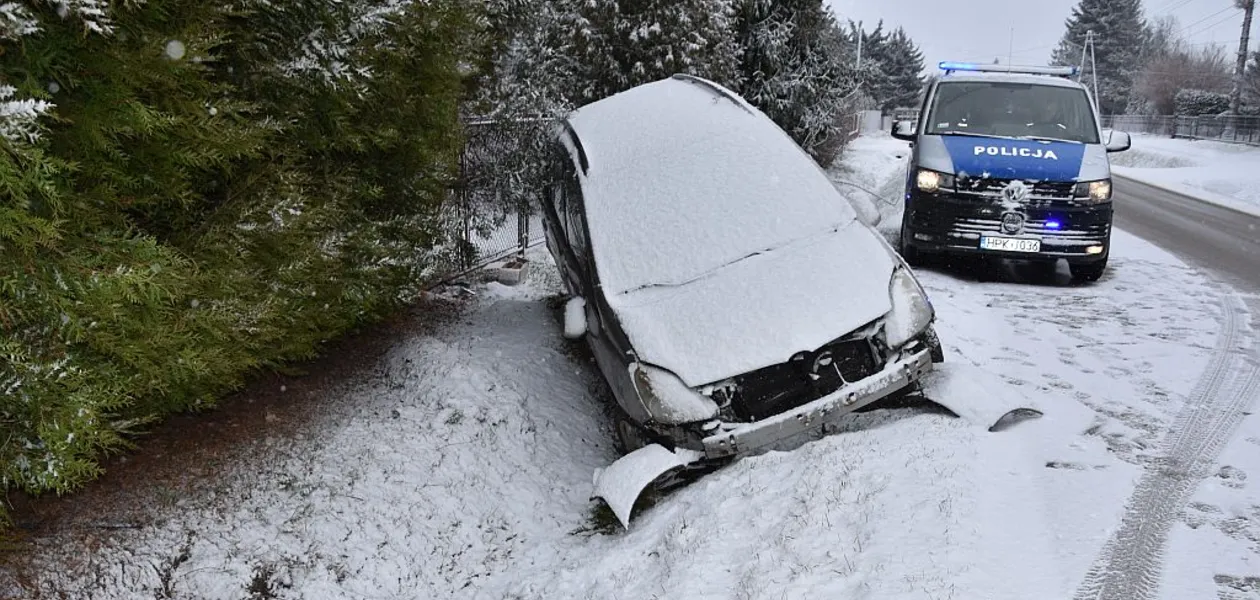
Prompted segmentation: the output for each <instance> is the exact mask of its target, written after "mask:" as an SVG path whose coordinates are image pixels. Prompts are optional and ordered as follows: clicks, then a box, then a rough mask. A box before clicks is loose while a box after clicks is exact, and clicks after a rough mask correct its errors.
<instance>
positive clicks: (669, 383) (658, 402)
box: [630, 362, 718, 425]
mask: <svg viewBox="0 0 1260 600" xmlns="http://www.w3.org/2000/svg"><path fill="white" fill-rule="evenodd" d="M630 379H631V380H633V381H634V390H635V391H636V392H638V394H639V401H640V402H642V403H643V407H644V408H645V409H647V412H648V416H649V417H650V418H651V419H652V420H653V421H656V422H657V423H664V424H668V425H681V424H683V423H692V422H695V421H704V420H706V419H712V418H713V417H715V416H717V413H718V405H717V403H715V402H714V401H713V400H712V399H710V398H707V397H705V396H702V395H700V393H699V392H697V391H695V390H693V389H691V388H689V387H687V384H686V383H683V380H681V379H679V378H678V376H677V375H675V374H673V373H670V372H669V371H666V370H665V369H662V368H660V367H654V366H652V365H645V364H643V363H640V362H634V363H630Z"/></svg>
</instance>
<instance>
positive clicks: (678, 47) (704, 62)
mask: <svg viewBox="0 0 1260 600" xmlns="http://www.w3.org/2000/svg"><path fill="white" fill-rule="evenodd" d="M560 4H561V5H562V6H564V7H565V8H566V9H567V10H563V11H562V12H561V18H562V19H563V20H564V23H563V26H564V27H565V29H566V30H567V32H568V33H569V35H570V36H571V37H570V39H571V40H572V49H573V53H572V57H571V58H572V65H573V67H572V68H573V78H572V82H571V83H570V84H569V89H568V90H567V91H568V93H567V96H568V98H569V99H570V100H571V101H572V102H573V103H574V104H576V105H581V104H585V103H588V102H592V101H595V100H599V99H601V98H605V97H607V96H610V95H612V94H615V93H617V92H621V91H624V90H627V89H630V88H632V87H634V86H636V85H639V84H642V83H647V82H649V81H654V80H657V79H662V78H665V77H669V76H670V75H673V74H674V73H687V74H691V75H698V76H701V77H706V78H708V79H712V80H714V81H716V82H718V83H721V84H726V85H733V84H734V80H735V77H736V71H737V68H738V62H737V61H738V59H739V47H738V45H737V44H736V42H735V36H734V31H733V29H732V22H731V21H732V18H731V17H732V8H731V2H730V0H567V1H566V2H562V3H560Z"/></svg>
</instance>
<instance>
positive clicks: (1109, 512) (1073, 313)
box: [0, 136, 1260, 600]
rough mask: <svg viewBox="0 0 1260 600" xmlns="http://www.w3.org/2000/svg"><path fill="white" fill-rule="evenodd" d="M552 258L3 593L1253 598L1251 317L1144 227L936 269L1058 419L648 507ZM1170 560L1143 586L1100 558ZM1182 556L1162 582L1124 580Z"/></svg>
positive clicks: (977, 362) (786, 466) (1257, 504)
mask: <svg viewBox="0 0 1260 600" xmlns="http://www.w3.org/2000/svg"><path fill="white" fill-rule="evenodd" d="M904 149H905V144H904V143H903V142H896V141H894V140H892V139H890V138H887V137H884V136H876V137H871V138H862V139H859V140H858V141H857V142H855V144H854V145H853V147H852V148H851V149H850V150H849V151H848V154H847V158H846V159H845V163H844V164H843V165H841V166H840V167H839V168H837V169H836V170H834V171H833V173H832V177H833V179H841V180H845V181H850V182H853V183H856V184H857V185H861V186H862V187H865V188H868V189H871V190H873V191H876V192H877V193H879V194H880V196H881V198H884V200H881V201H880V206H883V207H884V209H885V210H884V213H885V217H886V218H885V219H884V220H883V223H882V224H881V229H888V230H892V231H895V229H896V224H895V223H894V222H895V221H896V219H897V214H896V213H897V212H898V207H897V206H896V203H895V200H894V199H895V198H896V197H897V196H898V190H897V185H899V181H898V179H899V177H900V169H901V167H902V165H901V163H900V162H899V161H898V160H897V155H898V154H899V153H903V152H904V151H905V150H904ZM890 190H891V192H892V194H891V196H890V195H889V194H888V191H890ZM890 228H891V229H890ZM531 258H532V260H533V261H534V264H533V267H534V268H533V269H532V270H531V275H530V278H529V280H528V281H527V282H526V283H525V284H524V285H523V286H520V287H515V288H509V287H504V286H500V285H497V284H493V283H490V284H484V285H480V286H478V287H477V288H475V291H477V292H478V294H479V295H478V296H477V297H476V298H473V299H470V300H465V302H467V307H466V309H465V310H464V311H463V313H462V315H461V318H459V319H457V320H455V321H454V322H452V323H450V324H448V325H446V326H443V327H441V328H439V329H438V330H437V331H436V332H434V333H433V334H431V335H425V336H422V337H414V338H410V339H404V340H401V341H399V342H398V343H397V345H396V346H395V347H394V348H393V350H392V351H391V352H390V353H389V354H388V355H387V356H386V357H385V358H384V359H383V360H382V361H381V363H380V364H379V365H378V366H377V368H375V369H371V370H370V371H371V373H370V374H365V375H364V376H362V377H361V378H360V379H357V380H352V381H347V382H345V385H344V389H343V390H341V391H340V392H337V393H334V394H330V395H329V397H326V398H312V399H311V401H312V402H315V403H318V404H319V405H320V406H322V407H324V411H325V412H326V415H325V416H323V417H321V418H320V419H319V424H318V426H317V427H315V428H313V429H312V431H311V432H310V433H309V434H307V435H304V436H302V437H294V438H270V439H262V440H258V442H257V445H258V451H257V452H254V453H253V455H254V456H256V458H254V459H251V460H249V461H246V462H244V463H242V464H239V465H237V466H236V468H235V469H234V474H233V475H232V476H231V477H228V478H225V479H224V480H223V481H220V482H218V483H217V485H216V486H214V488H213V492H206V493H203V494H199V495H194V496H189V497H183V498H177V499H168V501H166V502H155V503H154V506H153V508H152V510H151V513H150V516H149V518H148V520H147V521H146V522H144V523H141V524H139V527H138V528H135V529H126V530H118V531H106V532H94V533H93V535H94V536H96V540H95V542H94V544H93V546H91V549H90V550H89V549H85V547H84V546H83V545H82V544H81V543H80V542H81V540H80V539H77V538H74V537H73V536H70V537H61V538H56V539H43V540H38V541H37V543H36V552H35V553H34V555H33V556H32V559H31V560H32V561H33V567H34V568H33V569H31V570H29V571H28V572H27V573H25V575H26V576H27V577H30V578H31V579H27V580H26V581H25V587H24V588H23V589H21V590H18V589H16V588H15V587H12V586H15V585H16V580H15V579H13V578H0V595H5V594H6V593H8V592H13V593H14V594H16V595H17V596H19V597H23V596H32V595H34V593H33V592H34V591H36V590H38V591H42V592H44V594H46V596H45V597H61V596H59V594H64V595H65V597H73V598H94V599H102V600H110V599H122V598H137V597H142V598H143V597H158V598H189V599H191V598H198V599H202V598H205V599H219V598H223V599H233V600H236V599H239V598H243V597H248V598H286V599H287V598H320V599H322V598H330V599H340V598H347V599H350V598H354V599H360V598H364V599H366V598H371V599H377V598H496V599H497V598H599V599H603V598H645V599H646V598H723V599H725V598H857V599H861V598H870V599H872V600H873V599H899V598H905V599H910V598H914V599H943V598H957V599H962V598H985V599H994V600H1004V599H1017V598H1018V599H1032V598H1035V599H1062V598H1069V597H1073V596H1074V595H1076V596H1077V597H1079V598H1084V597H1086V593H1087V592H1088V593H1092V595H1089V596H1088V597H1091V598H1094V597H1097V598H1120V597H1126V598H1148V597H1149V598H1156V597H1158V598H1167V599H1170V600H1171V599H1185V598H1216V597H1218V595H1219V596H1220V597H1226V598H1236V599H1249V600H1254V599H1256V598H1260V592H1257V591H1256V590H1255V587H1254V586H1255V583H1254V581H1255V580H1254V579H1248V578H1254V577H1256V576H1257V575H1260V493H1258V492H1257V491H1256V487H1255V484H1254V482H1249V481H1248V479H1247V475H1248V474H1254V475H1257V476H1260V451H1257V446H1258V445H1260V420H1258V418H1257V417H1254V416H1245V417H1244V414H1245V412H1246V411H1247V410H1249V407H1248V404H1249V403H1250V402H1251V401H1252V400H1254V399H1255V397H1256V396H1260V393H1251V392H1256V390H1255V389H1246V388H1245V385H1246V384H1247V383H1248V382H1247V381H1236V380H1235V378H1234V377H1235V376H1236V375H1237V374H1240V373H1246V372H1254V363H1245V362H1242V361H1243V358H1242V355H1241V353H1240V351H1241V349H1242V348H1243V347H1244V346H1247V345H1248V342H1247V334H1248V332H1246V331H1245V330H1244V329H1243V328H1244V327H1245V325H1242V323H1245V322H1246V320H1245V319H1243V318H1241V316H1240V314H1239V309H1238V308H1237V304H1236V299H1235V298H1234V297H1233V294H1232V293H1231V292H1230V291H1229V290H1226V289H1224V288H1222V287H1220V286H1218V285H1216V284H1214V283H1212V282H1210V281H1209V280H1207V279H1206V278H1205V277H1204V276H1203V275H1201V274H1200V273H1198V272H1196V271H1195V270H1194V269H1192V268H1190V267H1188V266H1186V265H1184V264H1182V263H1181V262H1179V261H1178V260H1176V259H1175V258H1173V257H1171V256H1169V255H1168V254H1166V253H1164V252H1162V251H1160V250H1159V249H1157V248H1155V247H1153V246H1151V245H1149V244H1147V243H1145V242H1143V241H1141V240H1139V239H1136V238H1134V237H1133V236H1129V235H1126V234H1124V233H1123V232H1118V233H1117V234H1116V238H1115V246H1114V249H1113V254H1112V261H1113V265H1114V269H1112V270H1110V271H1109V273H1108V274H1107V275H1106V276H1104V278H1103V279H1102V280H1101V281H1100V282H1098V283H1097V284H1094V285H1089V286H1073V285H1070V284H1069V283H1068V278H1067V276H1066V273H1063V272H1058V273H1053V274H1042V275H1040V276H1036V275H1034V276H1031V277H1032V282H1031V283H1030V282H1029V281H1027V280H1024V279H1022V278H1020V277H1018V276H1016V275H1018V273H1014V272H1012V273H1008V274H1007V275H1006V276H999V277H998V278H997V280H996V281H986V282H977V281H974V280H971V279H969V278H968V277H966V276H965V275H963V274H959V273H956V272H950V271H934V270H923V271H922V272H921V278H922V280H923V283H924V284H925V286H926V287H927V288H928V290H929V292H930V294H931V298H932V301H933V303H934V304H935V306H936V308H937V311H938V314H939V325H938V330H939V333H940V336H941V338H942V340H943V342H944V344H945V349H946V353H947V363H946V364H947V365H949V367H948V368H950V369H956V370H960V371H963V372H964V374H970V375H971V376H972V377H973V378H975V379H980V378H987V379H990V380H992V381H993V382H994V385H995V386H996V391H997V393H1004V394H1017V395H1022V396H1025V397H1026V398H1028V399H1029V400H1031V401H1035V402H1036V403H1037V404H1039V405H1040V406H1042V407H1043V408H1045V409H1046V413H1047V414H1046V416H1045V417H1044V418H1042V419H1040V420H1034V421H1028V422H1025V423H1022V424H1020V425H1019V426H1017V427H1015V428H1013V429H1011V430H1007V431H1003V432H999V433H990V432H987V431H984V430H982V429H980V428H977V427H974V426H971V425H969V424H967V423H966V422H965V421H963V420H960V419H955V418H952V417H950V416H947V415H943V414H939V413H935V412H927V411H922V410H916V409H894V410H879V411H874V412H871V413H867V414H863V415H860V416H857V417H855V418H854V419H852V422H851V423H850V425H849V427H847V429H848V431H846V432H844V433H841V434H839V435H834V436H831V437H828V438H825V439H822V440H819V441H816V442H813V443H811V444H808V445H806V446H803V447H801V448H798V449H796V450H795V451H791V452H775V453H770V454H766V455H762V456H758V457H754V458H750V459H745V460H742V461H740V462H737V463H735V464H733V465H731V466H729V467H727V468H725V469H723V470H721V471H718V472H716V473H713V474H711V475H708V476H706V477H704V478H703V479H701V480H700V481H698V482H696V483H694V484H692V485H690V486H688V487H686V488H684V489H681V490H679V491H677V492H675V493H672V494H670V495H668V496H666V497H664V498H662V499H660V501H659V502H658V503H657V504H656V505H655V506H653V507H652V508H650V509H649V510H647V511H645V512H644V513H643V514H642V515H640V516H639V518H638V520H636V522H635V524H634V527H633V528H632V529H631V530H630V531H628V532H626V531H618V530H616V529H609V528H607V527H605V525H606V523H607V521H606V519H600V518H596V517H595V516H594V515H595V514H596V513H595V512H593V510H592V507H593V503H592V502H590V500H589V494H590V492H591V474H592V472H593V470H594V469H595V468H596V467H599V466H603V465H605V464H607V463H609V462H610V461H612V460H613V459H614V458H615V457H616V454H615V452H614V451H613V449H612V443H611V441H612V439H613V434H612V433H611V431H610V427H609V424H608V419H607V417H606V416H605V411H604V408H603V405H602V403H603V402H605V401H606V400H605V398H604V397H603V391H602V388H601V386H600V385H599V383H598V380H597V379H596V378H595V375H594V374H593V373H594V371H593V370H592V369H591V368H590V366H589V365H588V364H587V363H586V362H585V359H583V358H581V357H583V356H584V354H583V353H582V352H581V351H580V349H579V347H577V346H574V345H573V344H572V343H571V342H566V341H565V340H564V339H563V338H562V336H561V331H560V329H561V327H560V324H559V312H560V310H561V309H560V307H559V304H558V303H557V302H556V301H555V300H554V299H555V298H556V297H557V296H558V295H559V294H560V286H559V283H558V278H557V276H556V274H555V271H554V269H553V267H552V266H551V263H550V260H549V258H548V257H547V256H546V254H545V250H543V249H542V248H538V249H535V250H534V251H533V252H532V253H531ZM1248 365H1250V370H1249V369H1248V368H1247V367H1248ZM1174 427H1175V428H1176V430H1177V431H1179V432H1181V433H1179V434H1176V435H1167V432H1168V431H1169V430H1170V428H1174ZM1234 428H1238V429H1239V431H1240V433H1238V434H1237V435H1233V436H1232V437H1230V436H1229V435H1227V434H1230V433H1232V432H1233V429H1234ZM1225 441H1228V442H1229V443H1228V444H1225V443H1224V442H1225ZM1213 444H1215V446H1214V445H1213ZM1218 451H1223V453H1221V454H1220V457H1219V461H1217V460H1211V461H1206V462H1205V461H1202V460H1199V461H1197V462H1196V460H1195V459H1196V457H1202V456H1211V457H1215V456H1216V454H1217V453H1218ZM1183 463H1184V464H1183ZM1208 463H1210V464H1208ZM1204 477H1206V479H1203V478H1204ZM1139 482H1141V485H1139ZM1191 494H1193V497H1191ZM1187 502H1189V504H1188V505H1187V506H1188V507H1187V508H1185V509H1184V510H1183V508H1182V506H1183V505H1186V503H1187ZM1134 515H1146V517H1148V518H1144V519H1139V524H1140V525H1145V526H1144V527H1137V528H1136V530H1135V529H1134V526H1133V525H1132V524H1133V522H1134ZM103 518H108V515H103ZM66 535H67V536H69V534H66ZM1165 541H1167V545H1166V546H1165V544H1164V542H1165ZM1133 548H1138V550H1141V551H1143V552H1138V551H1132V552H1131V551H1130V550H1132V549H1133ZM1152 554H1153V558H1152V556H1151V555H1152ZM1160 556H1163V557H1164V558H1165V559H1166V560H1165V561H1164V562H1160V561H1159V560H1158V559H1159V558H1160ZM1152 560H1154V563H1153V564H1154V565H1155V568H1156V571H1155V575H1154V576H1153V577H1145V578H1143V579H1142V581H1137V582H1134V583H1132V584H1131V585H1130V587H1129V588H1124V587H1123V586H1122V587H1120V588H1117V587H1115V585H1116V584H1115V582H1114V581H1112V580H1111V579H1107V578H1106V577H1105V575H1106V574H1107V573H1109V572H1111V570H1112V569H1114V568H1116V567H1118V566H1126V565H1127V566H1129V567H1131V568H1132V570H1133V571H1134V572H1135V573H1138V574H1146V575H1149V573H1146V571H1143V569H1146V570H1147V571H1149V569H1150V568H1151V567H1150V564H1152ZM1160 570H1162V571H1163V573H1164V577H1163V584H1164V585H1163V587H1162V588H1161V590H1162V591H1161V592H1160V593H1159V594H1158V595H1133V594H1129V595H1125V592H1126V590H1131V589H1137V588H1138V587H1140V586H1141V585H1148V583H1144V582H1149V581H1153V582H1155V583H1159V582H1160V581H1161V578H1160V576H1159V571H1160ZM1113 579H1114V578H1113ZM1249 585H1250V586H1253V587H1251V588H1248V586H1249ZM4 586H10V588H9V589H6V588H5V587H4ZM1108 586H1112V587H1108ZM1104 588H1105V589H1104ZM1248 590H1250V591H1248ZM1094 591H1098V593H1093V592H1094ZM1227 594H1232V595H1227Z"/></svg>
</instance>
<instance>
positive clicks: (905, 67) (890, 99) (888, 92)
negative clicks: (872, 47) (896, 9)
mask: <svg viewBox="0 0 1260 600" xmlns="http://www.w3.org/2000/svg"><path fill="white" fill-rule="evenodd" d="M883 46H884V47H881V48H880V51H881V54H882V56H881V57H880V59H879V60H880V65H881V71H882V73H883V76H884V81H885V83H884V85H882V86H880V88H879V91H880V92H881V93H880V95H879V96H877V97H876V100H877V101H878V102H879V103H880V108H881V109H882V110H885V111H888V110H892V109H894V108H898V107H902V106H908V105H911V104H913V103H914V102H915V99H916V98H918V96H919V94H920V93H922V91H923V53H922V52H920V51H919V48H918V46H917V45H915V43H914V41H913V40H911V39H910V36H908V35H906V32H905V30H904V29H902V28H900V27H898V28H897V29H896V31H894V32H893V34H892V36H890V37H889V38H888V40H887V43H886V44H884V45H883Z"/></svg>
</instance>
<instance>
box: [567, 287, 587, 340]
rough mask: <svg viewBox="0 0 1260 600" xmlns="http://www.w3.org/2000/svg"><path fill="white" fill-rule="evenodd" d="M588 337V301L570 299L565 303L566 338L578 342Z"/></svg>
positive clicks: (577, 297) (579, 297)
mask: <svg viewBox="0 0 1260 600" xmlns="http://www.w3.org/2000/svg"><path fill="white" fill-rule="evenodd" d="M584 335H586V299H585V298H583V297H581V296H574V297H572V298H569V300H568V302H565V303H564V337H566V338H568V339H571V340H576V339H578V338H581V337H582V336H584Z"/></svg>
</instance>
